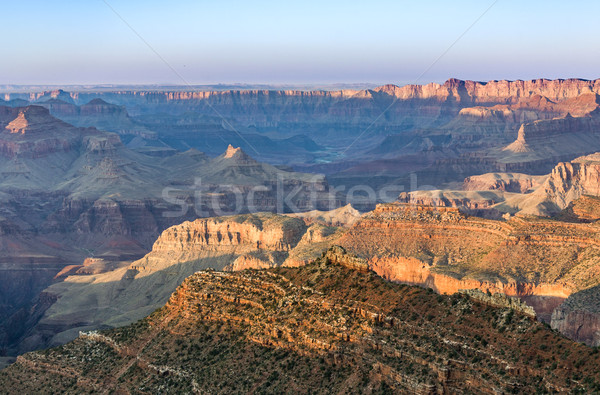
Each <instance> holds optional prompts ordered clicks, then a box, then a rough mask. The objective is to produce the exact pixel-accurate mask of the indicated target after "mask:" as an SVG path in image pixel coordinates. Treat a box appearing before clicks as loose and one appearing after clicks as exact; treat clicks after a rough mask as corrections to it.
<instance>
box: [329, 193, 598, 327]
mask: <svg viewBox="0 0 600 395" xmlns="http://www.w3.org/2000/svg"><path fill="white" fill-rule="evenodd" d="M339 243H340V245H342V246H343V247H344V248H346V249H347V250H348V251H349V252H350V253H354V254H356V255H358V256H359V257H362V258H365V259H367V261H368V264H369V267H371V268H372V269H373V270H375V271H376V272H377V273H378V274H380V275H381V276H383V277H384V278H387V279H390V280H394V281H400V282H404V283H408V284H414V285H421V286H425V287H429V288H432V289H433V290H435V291H437V292H440V293H449V294H452V293H454V292H458V291H460V290H462V289H479V290H481V291H482V292H488V291H489V292H490V293H492V294H495V293H502V294H505V295H508V296H513V297H518V298H520V299H522V300H524V301H525V302H526V303H527V304H529V305H531V306H532V307H533V308H534V309H535V311H536V313H537V315H538V317H539V318H540V319H542V320H545V321H550V316H551V315H552V312H553V310H554V309H555V308H556V307H557V306H558V305H559V304H560V303H562V302H563V301H564V300H565V299H566V298H567V297H568V296H569V295H571V294H573V293H574V292H577V291H579V290H583V289H586V288H588V287H590V286H594V285H596V284H598V278H599V277H598V276H597V271H598V267H599V266H598V265H599V262H598V261H597V259H596V258H595V252H594V251H595V249H596V248H597V246H600V239H598V236H597V226H595V225H594V224H572V223H565V222H560V221H548V220H545V221H536V220H534V219H525V218H512V219H511V220H509V221H497V220H490V219H483V218H476V217H468V216H466V215H464V214H462V213H460V212H459V211H458V209H456V208H452V207H430V206H418V205H402V204H388V205H380V206H378V208H377V209H376V210H375V211H373V212H371V213H368V214H366V215H364V216H363V217H362V218H361V220H360V221H359V222H357V223H356V224H355V225H354V227H353V228H351V229H350V230H349V231H347V232H346V233H345V234H344V236H343V237H342V238H341V239H340V241H339ZM499 262H501V264H499Z"/></svg>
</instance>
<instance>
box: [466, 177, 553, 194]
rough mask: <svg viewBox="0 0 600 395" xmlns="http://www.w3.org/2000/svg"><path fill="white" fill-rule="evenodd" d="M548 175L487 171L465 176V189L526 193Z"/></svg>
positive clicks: (537, 185) (536, 186)
mask: <svg viewBox="0 0 600 395" xmlns="http://www.w3.org/2000/svg"><path fill="white" fill-rule="evenodd" d="M545 178H546V176H532V175H529V174H522V173H487V174H482V175H477V176H471V177H467V178H465V181H464V182H463V190H465V191H488V190H499V191H504V192H515V193H526V192H528V191H531V190H534V189H537V188H538V187H539V186H540V185H542V184H543V182H544V180H545Z"/></svg>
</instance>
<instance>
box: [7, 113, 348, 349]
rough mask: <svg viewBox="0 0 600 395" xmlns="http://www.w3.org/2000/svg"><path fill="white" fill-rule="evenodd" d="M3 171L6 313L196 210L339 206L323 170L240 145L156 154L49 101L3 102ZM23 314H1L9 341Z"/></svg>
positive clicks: (115, 260)
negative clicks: (295, 166)
mask: <svg viewBox="0 0 600 395" xmlns="http://www.w3.org/2000/svg"><path fill="white" fill-rule="evenodd" d="M91 106H92V107H93V106H101V107H102V106H105V104H103V103H100V102H98V101H96V102H93V103H92V104H91ZM232 150H234V149H233V148H232ZM0 175H1V177H0V203H1V205H2V209H1V210H0V224H1V225H0V228H1V230H0V232H2V233H3V234H5V236H3V237H2V240H0V243H1V244H3V246H4V248H2V249H0V264H1V265H3V266H2V267H3V269H4V270H5V271H4V272H3V273H5V275H4V276H3V278H2V279H0V287H1V288H3V289H5V290H6V292H3V293H0V317H11V316H12V315H13V314H17V313H18V314H21V313H19V312H23V311H25V312H28V311H32V310H31V308H32V305H33V304H35V299H36V297H37V295H38V294H39V292H40V291H41V290H43V289H44V288H45V287H47V286H49V285H50V284H51V283H52V282H54V281H55V279H61V278H63V275H64V274H65V272H63V269H65V268H69V269H68V270H67V272H69V271H70V270H73V271H75V272H76V271H78V270H80V269H81V270H83V271H85V270H84V269H83V267H82V266H83V265H82V264H83V262H84V260H85V259H86V258H101V259H103V260H104V261H105V262H106V264H104V265H97V266H96V268H99V267H104V268H106V269H107V270H110V269H112V268H115V267H118V266H119V265H120V262H122V261H127V260H129V261H132V260H136V259H138V258H140V257H142V256H143V255H144V254H145V253H147V252H148V251H149V250H150V248H151V246H152V243H154V241H155V240H156V238H157V237H158V235H160V232H162V231H163V230H164V229H166V228H168V227H169V226H171V225H174V224H177V223H181V222H183V221H185V220H188V219H195V218H197V217H201V216H211V215H214V214H215V213H220V214H223V213H235V212H249V211H254V212H256V211H280V212H284V211H291V210H295V211H296V210H311V209H326V208H328V207H336V206H338V205H339V201H338V200H337V199H336V197H335V195H334V194H333V195H332V194H331V193H330V191H329V186H328V184H327V181H326V180H325V178H324V176H322V175H313V174H310V175H309V174H303V173H297V172H293V171H288V170H282V169H279V168H276V167H274V166H271V165H268V164H264V163H261V162H257V161H255V160H254V159H252V158H251V157H250V156H248V155H247V154H245V153H244V152H243V151H241V150H237V151H236V154H235V155H232V156H231V157H227V155H226V154H223V155H222V156H220V157H217V158H210V157H208V156H206V155H204V154H202V153H200V152H198V151H194V150H190V151H188V152H184V153H179V154H175V155H171V156H169V157H167V158H155V157H151V156H147V155H143V154H140V153H139V152H135V151H133V150H130V149H129V148H127V147H126V146H125V145H124V144H123V143H122V141H121V139H120V138H119V136H118V135H117V134H114V133H108V132H103V131H99V130H97V129H95V128H78V127H74V126H72V125H70V124H68V123H65V122H63V121H61V120H59V119H57V118H54V117H53V116H51V115H50V113H49V111H48V110H47V109H45V108H43V107H40V106H28V107H24V108H12V107H0ZM279 196H281V199H279V200H278V197H279ZM279 202H281V204H278V203H279ZM59 273H62V274H61V275H60V276H58V277H57V275H58V274H59ZM181 280H183V278H182V279H181ZM18 284H21V285H20V286H19V285H18ZM23 284H27V285H26V286H24V285H23ZM170 291H172V290H170ZM170 291H169V292H170ZM27 314H29V313H25V315H27ZM18 317H21V316H18ZM18 317H17V316H15V319H14V320H12V319H11V320H9V319H8V318H7V319H4V320H2V324H0V350H5V349H6V348H8V347H13V346H15V344H16V343H15V342H17V343H18V341H19V340H18V337H19V336H22V335H23V334H24V333H21V334H19V333H18V331H14V330H12V329H8V328H6V327H5V326H7V325H13V324H12V323H14V322H16V321H19V320H20V321H27V322H29V321H28V320H27V319H24V318H22V317H21V318H18ZM6 331H9V332H10V333H11V334H10V335H7V334H6ZM2 352H4V351H2Z"/></svg>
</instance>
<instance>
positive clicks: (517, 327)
mask: <svg viewBox="0 0 600 395" xmlns="http://www.w3.org/2000/svg"><path fill="white" fill-rule="evenodd" d="M359 261H360V260H359V259H358V258H356V257H352V256H347V255H345V252H344V251H343V249H341V248H338V249H334V250H331V251H329V252H328V253H327V254H326V255H324V257H323V258H321V259H319V260H318V261H317V262H315V263H313V264H310V265H307V266H304V267H301V268H276V269H269V270H264V271H254V270H246V271H241V272H236V273H223V272H215V271H202V272H198V273H196V274H194V275H193V276H191V277H189V278H188V279H187V280H186V281H185V282H184V283H183V284H182V285H181V286H180V287H179V288H178V289H177V291H176V292H175V293H174V294H173V295H172V297H171V298H170V299H169V301H168V303H167V304H166V306H165V307H163V308H161V309H160V310H158V311H156V312H155V313H153V314H152V315H150V316H149V317H148V318H146V319H143V320H141V321H139V322H137V323H135V324H132V325H129V326H127V327H123V328H120V329H114V330H110V331H103V332H86V333H82V334H81V335H80V336H79V338H78V339H77V340H75V341H73V342H71V343H68V344H66V345H64V346H61V347H59V348H56V349H50V350H46V351H40V352H34V353H29V354H25V355H23V356H20V357H19V358H18V360H17V362H16V363H15V364H14V365H12V366H10V367H9V368H7V369H5V370H3V371H2V372H0V385H1V386H2V388H3V389H4V390H7V391H9V392H10V391H12V389H15V390H16V389H17V388H18V390H19V391H20V392H22V391H27V392H35V393H42V392H46V393H54V392H63V393H81V392H88V391H90V392H95V391H115V392H136V393H156V392H161V393H181V392H193V393H204V392H211V393H231V392H238V391H239V392H268V393H309V392H310V393H315V391H316V392H317V393H331V392H336V393H389V392H396V393H421V394H426V393H427V394H429V393H457V392H463V391H468V392H477V393H490V394H492V393H532V392H548V393H550V392H553V393H556V392H578V391H582V392H588V393H589V392H593V391H599V390H600V376H599V373H598V372H599V369H598V364H599V363H600V354H599V353H598V351H597V350H596V349H591V348H588V347H586V346H583V345H581V344H577V343H573V342H571V341H569V340H567V339H565V338H563V337H562V336H560V335H558V334H557V333H555V332H553V331H552V330H550V329H549V328H548V327H547V326H545V325H543V324H541V323H539V322H537V321H535V320H534V319H532V318H531V317H529V316H527V315H522V314H520V313H515V312H514V311H513V310H511V309H506V308H498V307H493V306H491V305H488V304H484V303H481V302H478V301H477V300H474V299H471V298H470V297H468V296H466V295H461V294H456V295H453V296H442V295H436V294H435V293H433V292H431V291H427V290H424V289H422V288H416V287H411V286H406V285H399V284H393V283H390V282H387V281H385V280H383V279H382V278H380V277H379V276H377V275H376V274H375V273H373V272H371V271H369V270H368V269H367V268H366V266H361V265H360V264H357V262H359ZM348 266H350V267H348Z"/></svg>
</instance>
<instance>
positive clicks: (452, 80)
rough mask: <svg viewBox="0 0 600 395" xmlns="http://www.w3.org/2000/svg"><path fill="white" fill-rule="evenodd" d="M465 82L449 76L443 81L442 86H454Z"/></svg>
mask: <svg viewBox="0 0 600 395" xmlns="http://www.w3.org/2000/svg"><path fill="white" fill-rule="evenodd" d="M464 84H465V81H463V80H459V79H458V78H450V79H449V80H448V81H446V82H444V86H446V87H448V88H456V87H459V86H462V85H464Z"/></svg>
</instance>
